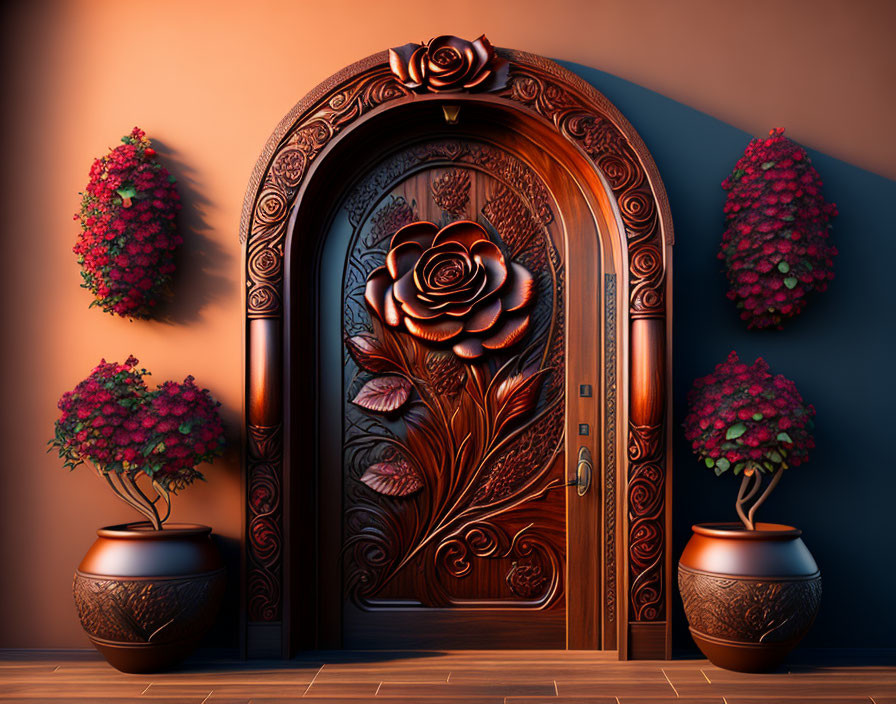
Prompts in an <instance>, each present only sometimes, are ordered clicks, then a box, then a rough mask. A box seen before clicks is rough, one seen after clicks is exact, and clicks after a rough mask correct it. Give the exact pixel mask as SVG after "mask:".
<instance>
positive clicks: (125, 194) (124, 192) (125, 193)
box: [115, 186, 137, 200]
mask: <svg viewBox="0 0 896 704" xmlns="http://www.w3.org/2000/svg"><path fill="white" fill-rule="evenodd" d="M115 192H116V193H117V194H118V195H120V196H121V198H122V200H125V199H127V198H133V197H134V196H136V195H137V189H136V188H134V187H133V186H125V187H124V188H119V189H118V190H117V191H115Z"/></svg>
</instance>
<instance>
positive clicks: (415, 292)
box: [364, 220, 535, 359]
mask: <svg viewBox="0 0 896 704" xmlns="http://www.w3.org/2000/svg"><path fill="white" fill-rule="evenodd" d="M534 294H535V281H534V279H533V277H532V274H530V273H529V271H528V270H527V269H526V268H525V267H523V266H521V265H520V264H518V263H516V262H513V261H511V262H508V261H507V259H506V258H505V257H504V254H503V253H502V252H501V250H500V249H499V248H498V246H497V245H496V244H495V243H494V242H492V241H491V240H490V239H489V237H488V234H487V233H486V231H485V230H484V229H483V228H482V226H481V225H479V224H478V223H475V222H473V221H471V220H459V221H457V222H453V223H451V224H450V225H447V226H445V227H443V228H442V229H441V230H439V228H438V227H437V226H436V225H435V224H433V223H431V222H424V221H420V222H413V223H410V224H409V225H405V226H404V227H402V228H401V229H400V230H398V232H396V233H395V235H394V236H393V237H392V242H391V243H390V245H389V252H388V254H387V255H386V265H385V266H381V267H379V268H377V269H374V270H373V271H372V272H371V273H370V275H369V276H368V278H367V289H366V292H365V296H364V297H365V299H366V300H367V303H368V304H369V305H370V307H371V308H372V309H373V311H374V312H375V313H376V315H377V316H378V317H379V318H380V319H381V320H382V321H383V322H384V323H386V324H387V325H389V326H391V327H393V328H394V327H399V326H404V328H405V329H406V330H407V331H408V332H409V333H410V334H411V335H413V336H414V337H416V338H418V339H420V340H423V341H425V342H427V343H430V344H432V343H436V344H443V343H444V344H450V345H452V349H453V351H454V353H455V354H456V355H457V356H458V357H463V358H465V359H476V358H478V357H480V356H482V354H483V353H484V352H485V350H499V349H504V348H506V347H510V346H511V345H513V344H514V343H515V342H517V341H518V340H520V339H521V338H522V337H523V335H525V334H526V331H527V330H528V328H529V314H528V313H527V312H526V309H527V308H528V307H529V306H530V304H531V303H532V299H533V296H534Z"/></svg>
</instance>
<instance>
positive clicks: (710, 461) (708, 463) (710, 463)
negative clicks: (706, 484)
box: [703, 457, 716, 469]
mask: <svg viewBox="0 0 896 704" xmlns="http://www.w3.org/2000/svg"><path fill="white" fill-rule="evenodd" d="M703 461H704V462H706V466H707V467H709V468H710V469H712V467H713V465H714V464H715V463H716V462H715V460H714V459H713V458H712V457H707V458H706V459H705V460H703Z"/></svg>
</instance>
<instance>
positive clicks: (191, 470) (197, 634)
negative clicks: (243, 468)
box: [50, 357, 224, 672]
mask: <svg viewBox="0 0 896 704" xmlns="http://www.w3.org/2000/svg"><path fill="white" fill-rule="evenodd" d="M146 374H147V372H146V370H145V369H138V368H137V360H136V359H135V358H134V357H129V358H128V359H127V361H126V362H125V363H124V364H117V363H114V362H106V361H105V360H102V361H101V362H100V363H99V365H98V366H97V367H96V368H95V369H94V370H93V371H92V372H91V373H90V375H89V376H88V377H87V378H86V379H84V380H83V381H82V382H81V383H79V384H78V385H77V386H76V387H75V388H74V389H73V390H72V391H68V392H66V393H65V394H63V396H62V398H61V399H60V400H59V410H60V411H61V415H60V416H59V418H58V420H57V421H56V434H55V437H54V438H53V439H52V440H51V441H50V445H51V448H50V449H53V448H54V447H55V448H56V449H58V451H59V456H60V457H61V458H62V459H63V460H65V463H64V464H65V466H66V467H69V468H71V469H74V468H75V467H77V466H80V465H85V466H90V467H92V468H93V470H94V471H95V472H96V473H97V475H98V476H99V478H100V479H101V480H102V481H103V482H104V483H105V484H106V485H107V486H108V487H109V488H111V489H112V491H113V492H114V493H115V495H116V496H117V497H118V498H120V499H121V500H122V501H124V502H126V503H127V504H128V505H129V506H131V507H133V508H134V509H135V510H136V511H137V512H138V513H140V514H141V515H142V516H143V518H144V519H145V520H144V521H140V522H135V523H128V524H124V525H115V526H108V527H105V528H101V529H100V530H98V531H97V536H98V537H97V540H96V542H95V543H94V544H93V546H92V547H91V548H90V550H88V552H87V554H86V555H85V557H84V559H83V560H82V561H81V564H80V565H79V567H78V569H77V571H76V572H75V579H74V587H73V588H74V596H75V604H76V606H77V609H78V616H79V618H80V619H81V625H82V626H83V627H84V630H85V631H86V632H87V635H88V637H89V638H90V640H91V642H92V643H93V644H94V646H96V648H97V650H99V651H100V653H102V655H103V657H105V658H106V660H108V661H109V663H111V664H112V665H113V666H114V667H116V668H118V669H119V670H122V671H123V672H153V671H158V670H160V669H164V668H166V667H169V666H170V665H172V664H174V663H176V662H178V661H179V660H181V659H182V658H183V657H185V656H186V655H187V654H189V653H190V652H191V651H192V650H193V648H195V646H196V645H197V644H198V642H199V640H200V638H201V637H202V635H203V633H204V632H205V631H206V630H207V628H208V627H209V626H210V625H211V624H212V623H213V621H214V618H215V616H216V614H217V611H218V609H219V607H220V602H221V598H222V596H223V591H224V567H223V563H222V562H221V558H220V556H219V554H218V552H217V550H216V548H215V546H214V545H213V543H212V542H211V540H210V535H211V528H209V527H208V526H202V525H195V524H184V523H174V524H171V523H166V521H167V519H168V517H169V515H170V513H171V496H172V495H173V494H176V493H177V492H178V491H180V490H181V489H183V488H184V487H186V486H188V485H190V484H191V483H192V482H193V481H194V480H196V479H202V474H201V473H200V472H199V471H198V470H197V469H196V466H197V465H198V464H200V463H202V462H207V461H211V460H212V459H214V457H216V456H217V455H219V454H220V453H221V451H222V449H223V446H224V429H223V425H222V422H221V417H220V414H219V413H218V410H217V407H218V406H219V405H220V404H218V403H217V402H216V401H215V400H214V399H213V398H212V396H211V394H210V393H209V391H208V390H207V389H201V388H199V387H198V386H197V385H196V383H195V381H194V379H193V377H192V376H188V377H187V378H186V379H185V380H184V382H183V383H181V384H178V383H176V382H173V381H167V382H165V383H164V384H161V385H160V386H158V387H157V388H156V389H155V390H150V389H149V388H148V387H147V385H146V383H145V382H144V379H143V377H144V376H145V375H146ZM150 497H152V498H150Z"/></svg>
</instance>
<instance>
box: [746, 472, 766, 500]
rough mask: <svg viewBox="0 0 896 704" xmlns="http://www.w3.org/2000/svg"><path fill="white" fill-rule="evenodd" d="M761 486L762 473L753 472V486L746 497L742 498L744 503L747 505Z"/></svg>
mask: <svg viewBox="0 0 896 704" xmlns="http://www.w3.org/2000/svg"><path fill="white" fill-rule="evenodd" d="M761 486H762V472H760V471H759V470H758V469H757V470H755V471H754V472H753V486H752V487H750V491H748V492H747V495H746V496H745V497H744V500H743V501H744V503H747V501H749V500H750V499H752V498H753V497H754V496H755V495H756V492H757V491H759V488H760V487H761Z"/></svg>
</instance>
